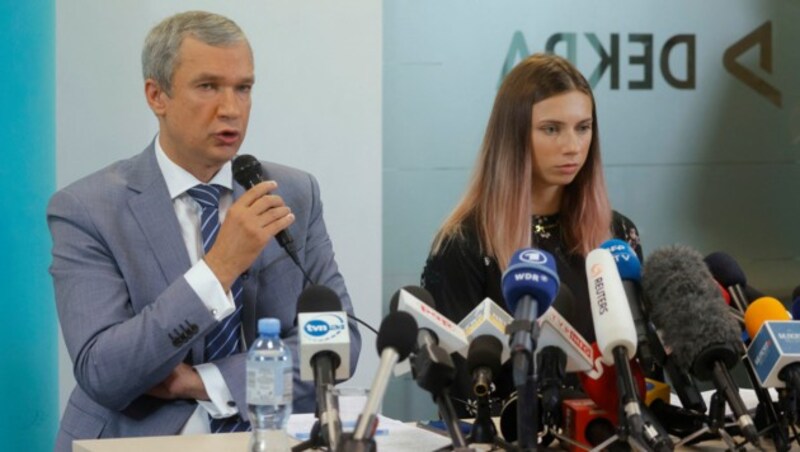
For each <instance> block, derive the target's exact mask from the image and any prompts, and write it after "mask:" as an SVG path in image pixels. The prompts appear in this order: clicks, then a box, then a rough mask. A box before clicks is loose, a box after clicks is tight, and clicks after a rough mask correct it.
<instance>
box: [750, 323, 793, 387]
mask: <svg viewBox="0 0 800 452" xmlns="http://www.w3.org/2000/svg"><path fill="white" fill-rule="evenodd" d="M747 356H748V357H750V361H751V362H752V363H753V367H754V369H755V372H756V376H757V377H758V381H759V383H761V386H762V387H765V388H783V387H786V383H785V382H784V381H782V380H781V379H780V378H779V376H778V374H779V373H780V371H781V370H782V369H783V368H784V367H786V366H787V365H789V364H792V363H797V362H800V322H797V321H794V320H785V321H769V322H764V324H763V325H762V326H761V329H759V330H758V333H757V334H756V337H755V338H754V339H753V341H752V342H751V343H750V347H749V348H748V349H747Z"/></svg>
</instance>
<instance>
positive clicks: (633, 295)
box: [600, 239, 655, 372]
mask: <svg viewBox="0 0 800 452" xmlns="http://www.w3.org/2000/svg"><path fill="white" fill-rule="evenodd" d="M600 247H601V248H604V249H607V250H608V251H609V252H611V255H612V256H614V262H616V264H617V271H618V272H619V276H620V278H622V287H623V288H624V290H625V298H626V299H627V300H628V305H629V307H630V312H631V317H632V319H633V324H634V326H635V328H636V342H637V353H636V354H637V356H638V357H639V362H640V363H641V364H642V366H643V367H644V368H645V369H646V370H647V371H648V372H650V371H652V370H653V366H654V364H655V362H654V359H653V353H652V351H651V350H650V338H649V337H648V335H647V317H645V315H644V312H643V310H642V304H641V303H642V302H641V300H642V284H641V283H642V264H641V263H640V262H639V258H638V257H637V256H636V253H635V252H634V251H633V249H631V247H630V245H628V243H627V242H625V241H623V240H619V239H611V240H607V241H605V242H603V244H602V245H600Z"/></svg>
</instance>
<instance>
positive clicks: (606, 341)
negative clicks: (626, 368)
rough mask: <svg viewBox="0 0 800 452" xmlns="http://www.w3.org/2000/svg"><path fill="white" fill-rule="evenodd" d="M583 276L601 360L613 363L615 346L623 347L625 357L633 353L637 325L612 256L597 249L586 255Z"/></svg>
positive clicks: (634, 353)
mask: <svg viewBox="0 0 800 452" xmlns="http://www.w3.org/2000/svg"><path fill="white" fill-rule="evenodd" d="M586 276H587V278H588V283H589V299H590V300H591V303H590V304H591V307H592V322H593V323H594V333H595V337H596V338H597V347H598V348H599V349H600V353H601V354H602V355H603V363H605V364H607V365H609V366H611V365H613V364H614V349H615V348H617V347H622V348H624V350H625V353H626V355H627V358H628V359H632V358H633V357H634V356H635V355H636V340H637V338H636V325H635V324H634V322H633V315H632V314H631V308H630V305H629V304H628V299H627V297H626V295H625V287H624V286H623V284H622V279H621V278H620V276H619V271H618V270H617V263H616V261H615V260H614V256H612V255H611V252H609V251H608V250H606V249H603V248H598V249H595V250H592V251H591V252H589V255H588V256H586Z"/></svg>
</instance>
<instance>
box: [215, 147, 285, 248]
mask: <svg viewBox="0 0 800 452" xmlns="http://www.w3.org/2000/svg"><path fill="white" fill-rule="evenodd" d="M231 167H232V170H233V179H234V180H235V181H236V182H238V183H239V185H241V186H242V187H244V188H245V190H250V189H251V188H253V187H254V186H256V185H258V184H259V183H261V182H264V181H265V180H266V179H265V178H264V170H263V168H262V167H261V162H259V161H258V159H257V158H255V157H253V156H252V155H249V154H241V155H238V156H236V157H235V158H234V159H233V163H232V165H231ZM275 240H277V241H278V244H279V245H280V246H281V248H283V249H285V250H286V252H287V253H289V256H291V257H292V260H296V259H297V250H296V249H295V246H294V239H293V238H292V236H291V234H289V231H287V230H285V229H284V230H283V231H281V232H279V233H277V234H275Z"/></svg>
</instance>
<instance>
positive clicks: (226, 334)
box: [187, 184, 250, 433]
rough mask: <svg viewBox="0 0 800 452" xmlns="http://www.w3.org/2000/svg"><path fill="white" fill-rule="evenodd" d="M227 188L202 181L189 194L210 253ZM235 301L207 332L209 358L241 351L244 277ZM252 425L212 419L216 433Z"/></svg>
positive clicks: (235, 289) (234, 287) (236, 284)
mask: <svg viewBox="0 0 800 452" xmlns="http://www.w3.org/2000/svg"><path fill="white" fill-rule="evenodd" d="M224 189H225V188H224V187H222V186H220V185H205V184H200V185H196V186H194V187H192V188H190V189H189V190H188V191H187V193H189V195H190V196H191V197H192V198H194V200H195V201H197V202H198V204H200V207H201V208H202V212H201V215H200V235H201V238H202V239H203V251H204V252H206V253H208V251H209V250H210V249H211V246H212V245H214V240H216V238H217V233H218V232H219V228H220V222H219V197H220V194H221V193H222V190H224ZM231 293H232V294H233V302H234V304H235V305H236V310H235V311H234V312H233V314H231V315H229V316H228V317H227V318H226V319H224V320H223V322H222V323H220V324H219V325H217V326H216V327H215V328H214V329H213V330H211V332H210V333H208V334H207V335H206V347H205V361H206V362H210V361H213V360H215V359H218V358H224V357H226V356H230V355H233V354H234V353H236V352H238V351H239V342H240V336H241V335H240V331H241V326H242V316H241V312H242V301H241V296H242V282H241V281H240V278H236V281H234V282H233V285H231ZM249 427H250V423H249V422H247V421H245V420H243V416H231V417H229V418H225V419H213V418H212V419H211V432H212V433H227V432H241V431H245V430H247V429H248V428H249Z"/></svg>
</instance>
